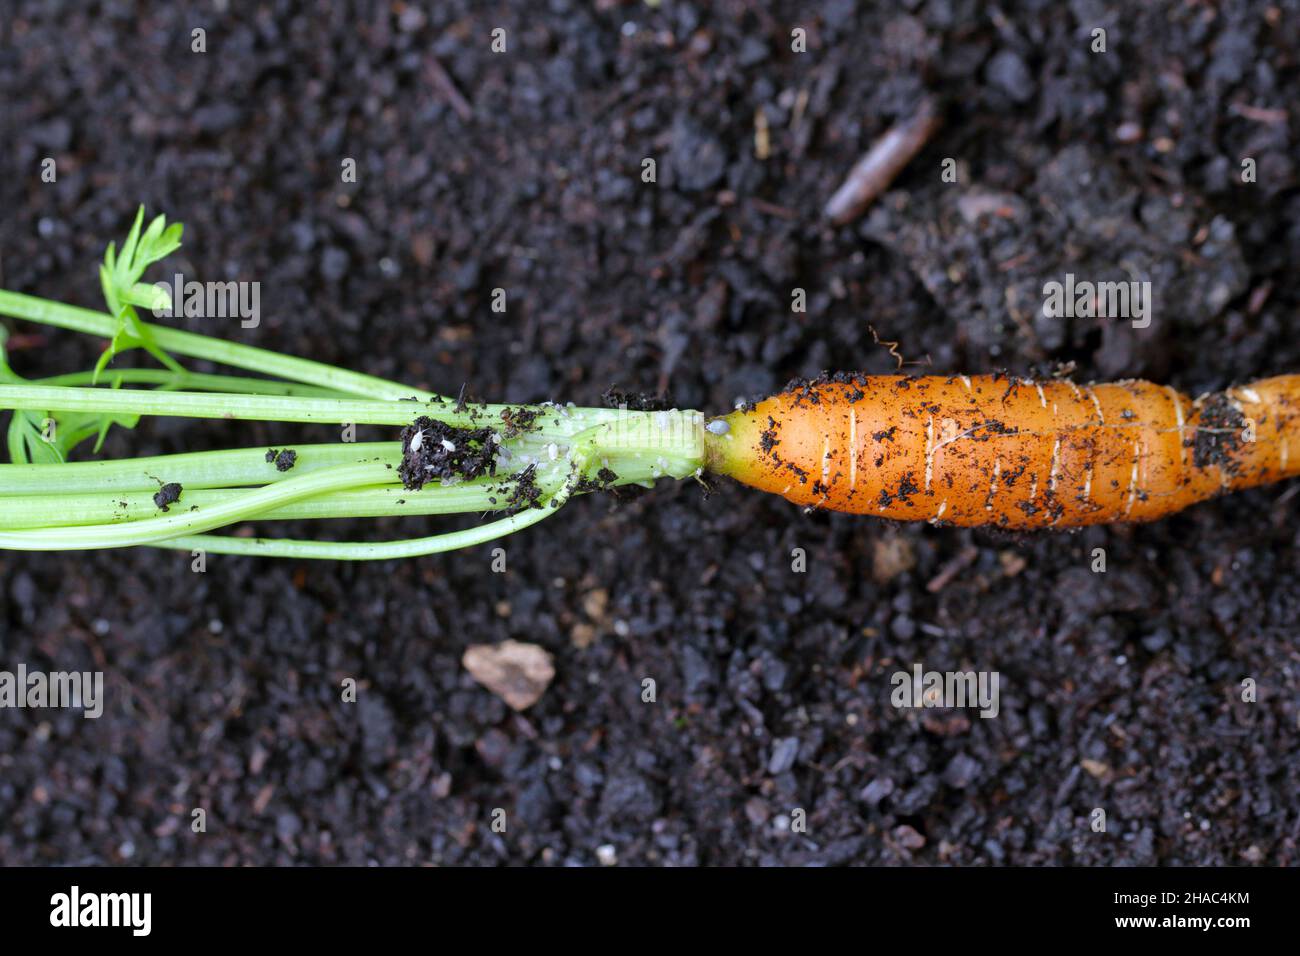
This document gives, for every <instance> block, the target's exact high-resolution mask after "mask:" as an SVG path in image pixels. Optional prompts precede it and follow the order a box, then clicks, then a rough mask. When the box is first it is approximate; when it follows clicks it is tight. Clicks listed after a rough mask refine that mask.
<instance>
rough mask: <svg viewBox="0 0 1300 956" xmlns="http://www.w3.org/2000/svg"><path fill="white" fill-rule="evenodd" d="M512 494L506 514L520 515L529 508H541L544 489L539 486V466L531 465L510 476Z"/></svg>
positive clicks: (507, 501) (507, 499)
mask: <svg viewBox="0 0 1300 956" xmlns="http://www.w3.org/2000/svg"><path fill="white" fill-rule="evenodd" d="M510 483H511V484H510V494H509V496H508V497H507V498H506V508H505V511H506V514H508V515H513V514H518V513H519V512H521V511H527V510H528V509H529V508H540V507H541V506H542V505H541V498H542V489H541V488H540V487H539V486H538V484H537V466H536V465H529V466H528V467H527V468H525V469H524V470H523V471H520V472H516V473H515V474H513V475H511V476H510Z"/></svg>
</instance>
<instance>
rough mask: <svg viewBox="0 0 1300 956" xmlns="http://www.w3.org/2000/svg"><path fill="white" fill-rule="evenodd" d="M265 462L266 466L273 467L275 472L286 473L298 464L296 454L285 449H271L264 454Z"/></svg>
mask: <svg viewBox="0 0 1300 956" xmlns="http://www.w3.org/2000/svg"><path fill="white" fill-rule="evenodd" d="M266 462H267V464H268V465H270V464H273V465H275V470H276V471H288V470H289V469H290V468H292V467H293V466H294V465H296V464H297V463H298V453H297V452H296V451H294V450H293V449H292V448H286V449H284V450H283V451H281V450H280V449H278V448H271V449H268V450H267V452H266Z"/></svg>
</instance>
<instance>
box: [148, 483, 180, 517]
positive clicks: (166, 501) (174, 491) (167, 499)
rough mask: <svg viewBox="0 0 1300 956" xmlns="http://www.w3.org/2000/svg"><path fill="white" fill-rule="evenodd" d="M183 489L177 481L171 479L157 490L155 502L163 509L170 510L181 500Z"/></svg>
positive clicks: (154, 497)
mask: <svg viewBox="0 0 1300 956" xmlns="http://www.w3.org/2000/svg"><path fill="white" fill-rule="evenodd" d="M183 490H184V489H183V488H181V486H180V485H179V484H178V483H177V482H174V481H169V482H167V484H165V485H163V486H162V487H161V488H159V489H158V491H157V492H155V494H154V496H153V503H154V504H155V505H157V506H158V507H159V508H161V509H162V510H163V511H168V510H170V508H171V506H172V505H174V504H175V503H176V502H177V501H179V500H180V497H181V492H182V491H183Z"/></svg>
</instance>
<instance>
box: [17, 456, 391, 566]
mask: <svg viewBox="0 0 1300 956" xmlns="http://www.w3.org/2000/svg"><path fill="white" fill-rule="evenodd" d="M388 475H389V470H388V469H387V468H386V467H385V466H384V465H383V464H382V463H380V462H364V463H361V464H351V465H336V466H334V467H332V468H324V469H321V470H320V471H317V472H313V473H310V474H305V475H300V476H298V477H296V478H287V479H285V480H284V481H280V482H276V483H275V484H271V485H266V486H265V487H262V488H256V489H251V490H248V491H245V492H243V493H241V494H240V495H239V496H238V497H237V498H236V499H234V500H232V501H229V502H224V503H219V504H214V505H211V506H209V507H206V508H193V509H192V510H191V509H186V510H183V511H178V512H176V513H173V514H168V515H164V516H161V517H157V518H146V519H144V520H142V521H131V522H127V523H125V524H108V525H87V526H80V527H72V528H38V529H35V530H30V531H4V532H0V548H7V549H10V550H16V551H83V550H91V549H95V548H120V547H128V546H131V545H140V544H153V543H155V542H159V541H164V540H166V539H167V538H173V537H176V536H177V535H193V534H198V533H201V532H204V531H211V530H212V529H213V528H220V527H222V526H223V525H227V524H231V523H232V522H236V521H244V520H247V519H250V518H253V517H256V516H257V515H259V514H260V513H262V512H264V511H267V510H269V509H271V508H273V507H278V506H281V505H286V504H290V503H292V502H294V501H300V500H302V499H304V498H310V497H312V496H313V495H318V494H321V493H323V492H327V491H341V490H343V489H346V488H355V487H365V486H368V485H375V484H380V483H382V482H383V481H384V480H385V479H386V478H387V477H388ZM172 507H173V508H174V509H175V508H185V506H184V505H182V504H180V503H179V502H178V503H176V504H174V505H172Z"/></svg>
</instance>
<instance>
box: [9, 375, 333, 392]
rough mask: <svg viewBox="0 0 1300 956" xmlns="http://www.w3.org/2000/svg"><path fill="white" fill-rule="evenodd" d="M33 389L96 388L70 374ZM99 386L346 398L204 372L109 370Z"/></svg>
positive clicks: (86, 377) (42, 381)
mask: <svg viewBox="0 0 1300 956" xmlns="http://www.w3.org/2000/svg"><path fill="white" fill-rule="evenodd" d="M31 384H33V385H65V386H67V385H75V386H85V385H93V384H95V373H94V372H70V373H68V374H66V375H52V376H50V377H49V378H39V379H33V380H32V383H31ZM99 384H100V385H105V386H118V385H158V386H161V387H163V388H172V389H190V390H193V391H199V392H239V393H243V394H247V395H303V396H307V397H310V398H347V397H349V396H348V394H347V393H346V392H340V391H337V390H335V389H329V388H318V387H317V386H315V385H300V384H298V383H297V382H277V381H275V380H274V379H269V378H249V377H248V376H246V375H212V374H208V373H205V372H173V371H171V370H170V369H165V368H123V369H111V370H109V371H107V372H105V373H104V374H102V375H100V376H99Z"/></svg>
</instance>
